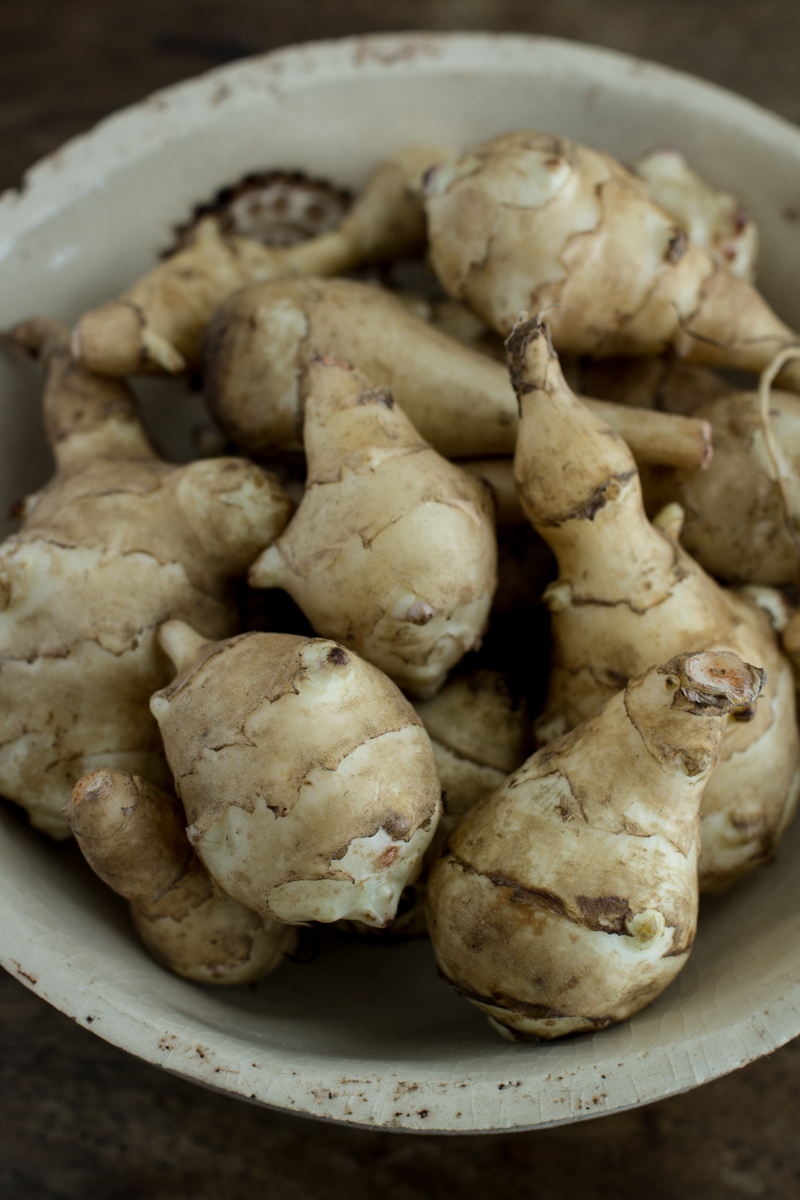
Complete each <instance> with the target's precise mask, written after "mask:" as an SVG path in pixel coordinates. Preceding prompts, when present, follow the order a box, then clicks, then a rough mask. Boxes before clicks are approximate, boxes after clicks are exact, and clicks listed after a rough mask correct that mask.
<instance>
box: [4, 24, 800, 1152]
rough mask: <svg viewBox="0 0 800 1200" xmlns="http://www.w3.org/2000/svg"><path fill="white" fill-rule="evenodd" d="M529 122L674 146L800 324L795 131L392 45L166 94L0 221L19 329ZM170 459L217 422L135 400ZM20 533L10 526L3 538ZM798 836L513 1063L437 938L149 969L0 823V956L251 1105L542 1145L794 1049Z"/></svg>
mask: <svg viewBox="0 0 800 1200" xmlns="http://www.w3.org/2000/svg"><path fill="white" fill-rule="evenodd" d="M519 127H538V128H542V129H548V130H553V131H555V132H559V133H562V134H565V135H567V136H570V137H573V138H576V139H578V140H581V141H585V142H588V143H591V144H593V145H597V146H601V147H604V148H607V149H609V150H611V151H612V152H613V153H616V154H617V155H619V156H620V157H621V158H623V159H624V160H625V159H631V158H633V157H634V156H636V155H638V154H640V153H642V152H644V151H645V150H648V149H650V148H652V147H653V146H655V145H659V144H669V145H675V146H677V147H678V148H680V149H681V150H682V151H683V152H684V153H685V154H686V155H687V157H688V158H689V160H690V162H691V163H692V164H693V165H694V166H695V167H696V168H697V169H698V170H700V171H701V172H702V173H703V174H704V175H705V176H706V177H707V178H708V179H709V180H710V181H712V182H714V183H716V184H718V185H721V186H724V187H728V188H730V189H731V190H732V191H734V192H735V193H736V194H737V195H738V196H739V197H740V198H741V199H742V200H743V201H744V202H745V204H746V205H747V206H748V207H749V208H750V209H751V210H752V212H753V213H754V215H755V217H756V219H757V221H758V222H759V225H760V227H761V232H762V245H763V251H762V269H761V282H762V286H763V290H764V291H765V293H766V295H767V297H768V298H769V299H770V301H771V302H772V303H773V304H774V305H775V306H776V308H777V309H778V311H779V313H780V315H781V316H782V317H783V318H784V319H785V320H787V321H788V322H789V323H794V324H796V325H800V295H798V293H797V290H796V289H795V287H794V286H793V284H794V280H795V278H796V277H797V274H798V270H799V269H800V224H798V222H797V219H796V213H797V207H798V204H800V196H799V195H798V191H799V189H798V184H797V180H798V178H800V175H799V174H798V167H799V166H800V131H797V130H795V129H794V128H793V127H790V126H788V125H786V124H785V123H784V122H782V121H780V120H779V119H778V118H776V117H773V116H771V115H769V114H767V113H763V112H761V111H760V110H758V109H756V108H755V107H754V106H752V105H750V104H748V103H746V102H745V101H742V100H739V99H737V98H735V97H733V96H730V95H728V94H726V93H723V92H721V91H719V90H718V89H716V88H713V87H711V86H708V85H705V84H701V83H699V82H698V81H694V80H691V79H687V78H686V77H685V76H680V75H677V74H675V73H673V72H669V71H666V70H664V69H662V68H657V67H653V66H651V65H648V64H643V63H640V62H637V61H635V60H633V59H630V58H627V57H625V56H622V55H616V54H613V53H610V52H606V51H598V50H594V49H591V48H589V47H583V46H580V45H575V44H569V43H564V42H558V41H555V40H551V39H535V38H524V37H491V36H488V35H447V36H441V37H433V36H429V35H424V36H423V35H413V36H405V35H402V36H401V35H397V36H391V37H382V38H375V39H370V38H364V39H352V40H348V41H344V42H340V43H331V44H324V43H321V44H318V45H312V46H308V47H301V48H299V49H296V50H290V51H284V52H280V53H278V54H276V55H270V56H266V57H265V58H263V59H256V60H252V61H249V62H245V63H243V64H237V65H236V66H234V67H228V68H224V69H222V70H221V71H217V72H214V73H212V74H210V75H209V76H205V77H203V78H201V79H200V80H197V81H194V82H191V83H189V84H186V85H182V86H180V87H178V88H174V89H170V91H168V92H166V93H162V94H160V95H158V96H156V97H154V98H151V100H149V101H147V102H145V103H144V104H143V105H140V106H137V107H136V108H135V109H132V110H128V111H126V112H125V113H122V114H120V115H119V116H117V117H115V118H112V119H111V120H110V121H108V122H105V123H104V124H103V125H102V126H100V127H99V128H98V129H97V130H95V131H94V132H93V133H91V134H90V135H88V136H87V137H86V138H83V139H78V140H77V141H76V142H75V143H72V144H70V145H69V146H67V147H66V148H65V149H64V150H63V151H61V152H59V154H58V155H55V156H53V158H52V159H51V160H48V161H47V162H45V163H44V164H43V165H41V166H40V167H39V168H37V169H36V170H35V171H34V172H33V174H32V176H31V179H30V181H29V185H28V187H27V189H26V190H25V192H24V193H23V194H21V195H7V196H6V197H5V198H4V199H2V200H0V259H1V260H2V270H1V271H0V327H6V326H8V325H10V324H12V323H13V322H15V321H17V320H19V319H21V318H23V317H25V316H28V315H31V314H34V313H48V314H51V315H55V316H60V317H62V318H64V319H67V320H73V319H74V318H76V317H77V316H78V315H79V314H80V313H81V312H82V311H83V310H84V309H86V308H87V307H89V306H90V305H92V304H94V303H96V302H98V301H100V300H102V299H104V298H106V297H107V296H109V295H112V294H114V293H115V292H116V291H118V290H120V289H121V288H123V287H124V286H125V285H126V284H127V283H128V282H129V281H130V280H132V279H133V278H134V277H135V276H136V275H137V274H140V273H141V272H142V271H143V270H145V269H146V268H147V267H148V266H150V265H151V264H152V263H153V262H154V260H155V257H156V255H157V253H158V251H159V249H160V248H162V247H164V246H166V245H168V244H169V242H170V238H171V229H172V227H173V226H174V225H175V224H176V223H178V222H180V221H181V220H183V219H185V217H186V216H187V214H188V212H189V211H190V209H191V208H192V206H193V205H194V204H195V203H196V202H198V201H200V200H203V199H205V198H207V197H208V196H210V195H211V194H212V193H213V192H214V191H215V190H216V189H217V188H218V187H219V186H220V185H221V184H223V183H225V182H228V181H230V180H233V179H235V178H237V177H238V176H240V175H242V174H243V173H244V172H246V171H250V170H255V169H262V168H272V167H279V168H286V169H296V168H300V169H303V170H306V171H309V172H310V173H313V174H317V175H322V176H325V177H329V178H331V179H333V180H335V181H336V182H338V183H342V184H346V185H349V186H353V187H358V186H360V185H361V184H362V183H363V181H364V179H365V177H366V176H367V174H368V173H369V171H370V169H371V168H372V167H373V166H374V165H375V164H376V163H377V162H378V161H379V160H380V159H381V158H382V157H383V156H384V155H385V154H386V152H387V150H389V149H391V148H392V147H395V146H400V145H402V144H406V143H410V142H421V141H430V142H437V143H439V142H444V143H446V144H450V145H455V146H459V145H466V144H469V143H472V142H476V141H479V140H482V139H484V138H487V137H490V136H492V135H494V134H496V133H500V132H503V131H505V130H509V129H513V128H519ZM0 385H1V386H2V391H1V392H0V395H1V396H2V401H0V454H2V463H3V466H2V473H1V474H0V487H1V488H2V503H0V512H3V513H5V512H6V511H7V509H8V507H9V505H10V504H11V502H13V501H14V500H15V499H17V498H18V497H19V496H21V495H23V494H24V493H25V492H28V491H31V490H33V489H35V488H36V487H37V486H39V485H40V484H41V483H42V482H43V481H44V480H45V479H46V478H47V477H48V475H49V473H50V470H51V463H50V458H49V454H48V451H47V448H46V446H45V443H44V439H43V435H42V430H41V421H40V415H39V413H40V408H39V396H40V381H39V378H38V376H37V374H36V372H35V371H34V370H33V369H32V368H31V367H30V366H29V365H28V364H27V363H25V362H23V361H21V359H17V358H15V357H14V356H13V355H11V354H5V353H4V354H3V355H2V357H0ZM140 391H141V394H142V396H143V397H144V401H145V406H146V412H147V417H148V420H149V421H150V422H151V424H152V427H153V429H154V431H155V433H156V436H157V438H158V440H159V441H160V443H161V445H162V446H163V447H164V448H165V449H166V451H167V452H168V453H169V454H170V455H172V456H174V457H177V458H186V457H189V455H190V439H189V434H190V431H191V428H192V426H193V425H194V424H197V423H199V422H200V421H201V420H202V415H203V409H202V401H201V400H200V399H199V398H198V397H197V396H195V395H192V394H191V393H189V392H188V390H187V389H185V388H184V387H183V386H182V385H180V384H178V383H174V382H152V383H147V384H146V385H142V386H141V388H140ZM11 528H12V525H11V524H10V523H9V524H8V526H7V529H8V530H10V529H11ZM799 838H800V832H795V833H791V834H790V835H789V836H788V837H787V839H786V841H785V843H784V845H783V846H782V847H781V850H780V853H779V857H778V861H777V863H776V864H775V865H774V866H773V867H771V868H770V869H768V870H765V871H762V872H760V873H759V874H758V875H757V877H755V878H753V879H751V880H749V881H747V882H746V883H744V884H742V885H740V886H739V887H738V888H736V889H735V891H734V892H732V893H731V894H730V895H729V896H726V897H724V898H722V899H719V900H714V901H713V902H706V903H705V904H704V905H703V909H702V916H701V924H700V931H699V935H698V940H697V944H696V948H695V951H694V953H693V955H692V958H691V960H690V962H689V965H688V966H687V968H686V969H685V970H684V971H683V973H682V974H681V975H680V976H679V978H678V980H677V981H676V983H675V984H673V985H672V986H671V987H670V988H669V989H668V990H667V992H666V993H664V995H662V997H661V998H660V999H659V1000H658V1001H657V1002H656V1003H655V1004H653V1005H652V1006H651V1007H650V1008H648V1009H646V1010H645V1011H644V1012H642V1013H641V1014H639V1015H638V1016H637V1017H635V1018H634V1019H633V1020H632V1021H631V1022H629V1023H628V1024H626V1025H623V1026H619V1027H617V1028H615V1029H613V1030H610V1031H607V1032H605V1033H603V1034H601V1035H597V1036H592V1037H579V1038H571V1039H565V1040H564V1041H562V1042H559V1043H554V1044H552V1045H506V1044H504V1043H502V1042H500V1041H499V1040H498V1039H497V1038H496V1036H495V1035H494V1034H493V1033H492V1032H491V1031H490V1030H489V1028H488V1026H487V1025H486V1023H485V1021H484V1018H483V1017H482V1016H481V1014H480V1013H478V1012H477V1011H476V1010H475V1009H474V1008H472V1007H471V1006H470V1005H469V1004H468V1003H467V1002H466V1001H463V1000H461V999H460V998H459V997H458V996H457V995H456V994H455V993H453V992H451V991H450V990H449V989H448V988H447V987H445V986H444V985H443V984H441V983H440V982H439V980H438V979H437V977H436V969H435V965H434V962H433V957H432V953H431V949H430V946H429V944H428V943H427V942H425V941H419V942H413V943H407V944H404V945H392V946H387V947H367V946H363V945H358V944H352V943H343V942H342V941H340V940H337V939H335V938H333V937H332V936H331V935H330V934H329V933H323V934H322V935H321V937H320V952H319V955H318V957H317V958H316V959H315V960H314V961H313V962H311V963H306V964H300V963H289V964H286V965H285V966H284V967H282V968H281V969H280V971H278V972H277V973H276V974H275V975H274V976H272V977H270V978H268V979H267V980H265V981H263V982H262V983H261V984H260V985H258V986H257V987H253V988H240V989H231V990H223V989H221V990H213V989H208V988H202V987H199V986H194V985H191V984H189V983H185V982H183V981H181V980H179V979H176V978H174V977H172V976H170V975H169V974H167V973H166V972H164V971H162V970H161V969H160V968H158V967H157V966H156V965H155V964H154V963H152V962H151V961H150V959H149V958H148V957H147V955H146V954H145V953H144V951H143V950H142V949H141V947H140V946H139V944H138V942H137V941H136V939H135V936H134V934H133V931H132V928H131V927H130V925H129V923H128V920H127V913H126V911H125V905H124V904H123V903H122V902H120V901H118V900H117V899H116V898H115V897H113V896H111V895H110V893H108V892H107V891H106V890H105V889H104V888H103V887H102V886H101V885H100V884H99V883H98V882H97V881H96V880H94V879H93V877H91V876H90V874H89V872H88V870H87V869H86V868H85V867H84V865H83V862H82V860H81V858H80V855H79V854H78V853H77V851H76V849H75V848H74V847H72V846H60V847H59V846H54V845H52V844H49V843H47V842H46V841H45V840H44V839H43V838H41V837H40V836H39V835H37V834H35V833H34V832H32V831H31V830H30V829H29V828H28V827H27V826H26V825H25V823H24V821H23V820H22V819H21V818H20V816H19V815H18V814H17V813H16V811H14V810H12V808H11V807H10V806H9V805H2V806H0V899H2V903H3V922H2V928H0V958H2V962H3V963H4V965H5V966H7V967H8V968H9V969H10V970H11V971H12V972H15V973H17V974H18V975H19V977H20V978H21V979H22V980H23V982H25V983H27V984H28V985H29V986H31V987H34V988H35V989H36V990H37V991H39V992H40V993H41V994H42V995H44V996H45V997H46V998H47V999H49V1000H50V1001H51V1002H52V1003H54V1004H56V1005H57V1006H58V1007H59V1008H61V1009H63V1010H64V1011H65V1012H68V1013H69V1014H71V1015H73V1016H75V1017H76V1018H77V1019H79V1020H81V1021H85V1022H87V1023H88V1024H89V1025H90V1027H91V1028H92V1029H93V1030H95V1031H96V1032H98V1033H99V1034H100V1035H101V1036H104V1037H106V1038H108V1039H109V1040H111V1041H113V1042H115V1043H116V1044H118V1045H121V1046H123V1047H125V1048H126V1049H128V1050H131V1051H132V1052H134V1053H137V1054H139V1055H141V1056H142V1057H145V1058H147V1059H149V1060H150V1061H153V1062H158V1063H160V1064H161V1065H163V1066H165V1067H167V1068H168V1069H170V1070H173V1071H177V1072H179V1073H181V1074H184V1075H188V1076H190V1077H192V1078H195V1079H197V1080H198V1081H201V1082H204V1083H206V1084H208V1085H210V1086H214V1087H219V1088H223V1089H225V1090H228V1091H230V1092H232V1093H236V1094H239V1095H241V1096H244V1097H246V1098H249V1099H252V1100H255V1101H258V1102H261V1103H265V1104H269V1105H274V1106H278V1107H284V1108H290V1109H293V1110H294V1111H297V1112H305V1113H309V1114H314V1115H318V1116H322V1117H327V1118H330V1119H334V1120H340V1121H351V1122H357V1123H360V1124H371V1125H375V1126H380V1127H397V1128H405V1129H419V1130H426V1129H429V1130H449V1131H459V1130H463V1131H465V1132H466V1131H469V1130H479V1129H507V1128H524V1127H531V1126H534V1125H539V1124H548V1123H553V1122H558V1121H567V1120H575V1119H578V1118H579V1117H583V1116H590V1115H596V1114H598V1113H601V1112H607V1111H610V1110H612V1109H617V1108H621V1107H626V1106H630V1105H633V1104H637V1103H642V1102H645V1101H648V1100H653V1099H656V1098H658V1097H660V1096H663V1095H666V1094H669V1093H671V1092H675V1091H679V1090H681V1089H684V1088H687V1087H690V1086H692V1085H693V1084H695V1083H698V1082H702V1081H703V1080H705V1079H709V1078H712V1077H714V1076H715V1075H719V1074H722V1073H724V1072H725V1071H727V1070H731V1069H733V1068H734V1067H736V1066H739V1065H741V1064H743V1063H744V1062H747V1061H749V1060H750V1059H752V1058H754V1057H757V1056H758V1055H759V1054H761V1053H765V1052H767V1051H768V1050H771V1049H773V1048H774V1047H775V1046H776V1045H779V1044H780V1043H781V1042H783V1041H785V1040H786V1039H787V1038H789V1037H792V1036H794V1035H795V1034H797V1033H798V1032H800V1013H798V1007H797V1005H798V998H799V997H800V989H799V988H798V982H799V979H798V977H800V965H799V964H800V953H798V952H799V951H800V904H799V903H798V900H799V899H800V882H799V881H798V879H797V873H796V871H795V870H794V860H795V856H796V855H797V854H798V852H799V851H800V847H798V839H799Z"/></svg>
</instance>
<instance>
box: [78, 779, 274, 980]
mask: <svg viewBox="0 0 800 1200" xmlns="http://www.w3.org/2000/svg"><path fill="white" fill-rule="evenodd" d="M64 816H65V817H66V819H67V821H68V822H69V824H70V827H71V829H72V832H73V833H74V834H75V838H76V840H77V842H78V845H79V846H80V848H81V851H82V852H83V856H84V858H85V859H86V861H87V862H88V864H89V866H90V867H91V868H92V870H93V871H94V872H95V874H96V875H99V876H100V878H101V879H102V880H103V881H104V882H105V883H107V884H108V886H109V887H110V888H112V889H113V890H114V891H115V892H117V893H119V895H120V896H124V897H125V899H126V900H128V901H129V902H130V908H131V916H132V917H133V922H134V924H135V926H136V929H137V931H138V932H139V935H140V936H141V939H142V941H143V942H144V944H145V946H146V947H147V949H148V950H149V952H150V954H151V955H152V956H153V958H154V959H155V960H156V962H159V963H161V965H162V966H164V967H168V968H169V969H170V970H171V971H174V972H175V974H176V975H181V976H183V978H184V979H192V980H194V981H195V982H196V983H215V984H228V985H234V984H239V983H250V982H252V981H253V980H256V979H261V978H262V976H264V975H267V974H269V972H270V971H273V970H274V969H275V967H277V966H279V965H280V963H281V962H282V961H283V957H284V955H285V954H289V953H291V952H292V950H294V948H295V945H296V942H297V931H296V930H294V929H292V928H291V926H288V925H283V924H279V923H278V922H277V921H269V920H264V919H263V918H262V917H259V916H258V915H257V914H256V913H254V912H252V911H251V910H250V909H247V908H245V907H244V906H243V905H241V904H239V903H238V902H237V901H236V900H232V899H231V897H230V896H226V895H224V894H223V893H221V892H220V891H219V890H218V889H217V888H215V886H214V885H213V884H212V882H211V879H210V878H209V875H208V872H207V871H206V870H205V868H204V867H203V865H202V863H201V862H200V860H199V859H198V857H197V855H196V854H195V853H194V851H193V850H192V847H191V846H190V844H189V841H188V839H187V837H186V831H185V829H184V826H185V824H186V820H185V817H184V813H183V809H182V808H181V805H180V802H179V801H178V800H177V799H176V798H175V796H172V795H168V794H167V793H166V792H162V791H160V790H159V789H158V788H155V787H153V786H152V785H151V784H149V783H146V782H145V780H143V779H140V778H139V777H138V776H136V775H128V774H127V773H126V772H125V771H113V770H112V771H96V772H95V773H94V774H93V775H87V776H86V777H85V778H84V779H81V780H79V781H78V783H77V784H76V785H75V789H74V791H73V793H72V796H71V797H70V799H69V800H68V801H67V804H66V806H65V808H64Z"/></svg>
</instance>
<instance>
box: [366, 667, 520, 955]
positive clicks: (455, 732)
mask: <svg viewBox="0 0 800 1200" xmlns="http://www.w3.org/2000/svg"><path fill="white" fill-rule="evenodd" d="M415 708H416V710H417V713H418V714H419V716H420V717H421V718H422V723H423V725H424V726H425V728H426V730H427V732H428V734H429V736H430V739H431V746H432V747H433V753H434V757H435V759H436V766H437V768H438V771H439V780H440V782H441V786H442V803H443V805H444V813H443V815H442V818H441V820H440V821H439V824H438V825H437V827H436V832H435V834H434V836H433V840H432V841H431V843H430V845H429V846H428V849H427V850H426V852H425V859H424V862H423V869H422V874H421V875H420V877H419V879H417V880H416V882H415V883H414V884H413V886H412V887H409V888H407V889H406V891H405V892H404V894H403V898H402V901H401V903H400V905H399V907H398V913H397V917H396V918H395V920H394V921H393V922H392V924H391V925H390V926H389V928H388V929H387V930H384V931H379V932H376V931H375V930H372V929H369V928H368V927H367V926H364V925H358V924H356V925H348V926H347V927H346V929H347V931H348V932H352V933H355V934H357V935H358V936H359V937H364V936H367V937H369V938H370V940H374V939H375V938H376V937H380V938H381V939H383V940H384V941H386V940H389V939H395V940H396V939H398V938H409V937H421V936H424V935H425V934H426V933H427V919H426V914H425V891H426V877H427V872H428V869H429V868H430V867H431V866H432V865H433V863H434V862H435V861H436V859H437V858H438V856H439V852H440V850H441V848H442V846H443V845H444V843H445V841H446V839H447V836H448V834H449V833H450V831H451V830H452V828H453V826H454V825H455V824H456V822H457V821H458V820H459V818H460V817H461V816H463V814H464V813H465V812H468V811H469V809H470V808H472V806H473V805H474V804H476V803H477V802H478V800H480V799H481V797H482V796H485V795H486V793H487V792H491V791H492V790H493V789H494V788H496V787H498V786H499V785H500V784H501V783H502V782H503V780H504V779H505V777H506V775H508V774H510V772H511V771H513V770H515V769H516V768H517V767H518V766H520V765H521V764H522V763H523V762H524V760H525V759H526V757H527V756H528V753H529V751H530V748H531V732H530V720H529V717H528V710H527V705H526V703H525V701H524V700H519V701H516V702H515V700H514V697H513V696H512V694H511V689H510V688H509V685H508V680H507V679H506V677H505V675H503V674H502V673H501V672H500V671H472V672H470V674H468V675H461V676H458V677H457V678H455V679H450V680H448V682H447V683H446V684H445V686H444V687H443V688H442V690H441V691H440V692H439V693H438V695H436V696H434V697H433V698H432V699H431V700H423V701H421V702H420V703H418V704H416V705H415Z"/></svg>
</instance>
